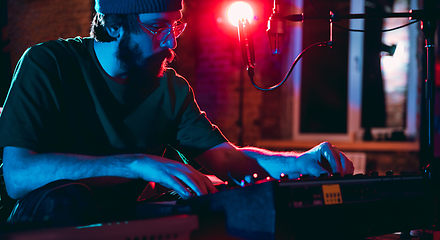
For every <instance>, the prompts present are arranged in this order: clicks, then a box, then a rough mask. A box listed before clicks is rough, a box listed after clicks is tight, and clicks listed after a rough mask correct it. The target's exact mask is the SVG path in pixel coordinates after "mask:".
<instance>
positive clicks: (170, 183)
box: [160, 175, 192, 199]
mask: <svg viewBox="0 0 440 240" xmlns="http://www.w3.org/2000/svg"><path fill="white" fill-rule="evenodd" d="M160 184H161V185H163V186H165V187H167V188H170V189H173V190H174V191H176V192H177V193H178V194H179V195H180V196H181V197H182V198H183V199H188V198H190V197H191V196H192V193H191V192H190V191H189V190H188V189H187V187H186V186H185V185H184V184H183V183H182V182H181V181H180V180H179V179H178V178H176V177H174V176H171V175H167V176H164V177H163V178H162V181H161V182H160Z"/></svg>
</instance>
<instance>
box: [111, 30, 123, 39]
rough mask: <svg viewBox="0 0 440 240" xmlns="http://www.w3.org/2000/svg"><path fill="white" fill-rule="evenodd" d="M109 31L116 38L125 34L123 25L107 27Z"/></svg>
mask: <svg viewBox="0 0 440 240" xmlns="http://www.w3.org/2000/svg"><path fill="white" fill-rule="evenodd" d="M107 33H108V34H109V35H110V36H111V37H114V38H119V37H120V36H122V35H123V30H122V27H120V28H107Z"/></svg>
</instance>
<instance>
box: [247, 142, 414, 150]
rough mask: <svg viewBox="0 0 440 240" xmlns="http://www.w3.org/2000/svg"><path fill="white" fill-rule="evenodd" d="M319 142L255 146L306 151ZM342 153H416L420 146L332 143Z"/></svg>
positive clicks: (266, 143)
mask: <svg viewBox="0 0 440 240" xmlns="http://www.w3.org/2000/svg"><path fill="white" fill-rule="evenodd" d="M319 143H320V142H319V141H292V140H260V141H257V143H256V145H257V146H259V147H263V148H268V149H273V150H289V149H290V150H307V149H310V148H312V147H314V146H316V145H318V144H319ZM331 144H333V145H335V146H336V147H337V148H338V149H340V150H342V151H379V152H381V151H384V152H389V151H398V152H418V151H419V149H420V146H419V145H420V144H419V142H417V141H412V142H404V141H402V142H397V141H355V142H334V141H332V142H331Z"/></svg>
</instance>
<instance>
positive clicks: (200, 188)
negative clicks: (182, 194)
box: [175, 172, 208, 196]
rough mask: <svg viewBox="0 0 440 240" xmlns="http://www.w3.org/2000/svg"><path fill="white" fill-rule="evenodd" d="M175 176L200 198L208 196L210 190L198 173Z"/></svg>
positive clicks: (179, 173) (180, 173) (181, 173)
mask: <svg viewBox="0 0 440 240" xmlns="http://www.w3.org/2000/svg"><path fill="white" fill-rule="evenodd" d="M175 176H176V177H177V178H179V179H180V180H181V181H182V182H183V183H185V184H186V185H187V186H188V187H189V188H191V189H192V190H193V191H194V192H195V193H196V194H197V195H198V196H201V195H204V194H208V189H207V188H206V185H205V183H204V181H203V180H202V179H201V177H200V176H198V174H197V173H193V174H188V173H183V172H178V173H177V174H176V175H175ZM203 177H204V176H203Z"/></svg>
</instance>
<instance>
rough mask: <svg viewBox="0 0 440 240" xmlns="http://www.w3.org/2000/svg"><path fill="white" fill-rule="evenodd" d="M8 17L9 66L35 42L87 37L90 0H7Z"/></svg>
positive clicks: (89, 21)
mask: <svg viewBox="0 0 440 240" xmlns="http://www.w3.org/2000/svg"><path fill="white" fill-rule="evenodd" d="M7 8H8V20H7V26H6V28H5V29H4V34H3V38H4V39H5V38H6V39H8V40H10V42H9V44H8V45H7V46H6V48H5V50H4V51H8V52H10V55H11V66H12V68H15V65H16V63H17V61H18V59H19V58H20V57H21V55H22V54H23V52H24V51H25V50H26V49H27V48H28V47H30V46H33V45H35V44H37V43H40V42H43V41H48V40H56V39H58V38H69V37H76V36H88V35H89V30H90V23H91V20H92V11H93V0H69V1H65V0H38V1H34V0H8V1H7Z"/></svg>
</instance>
